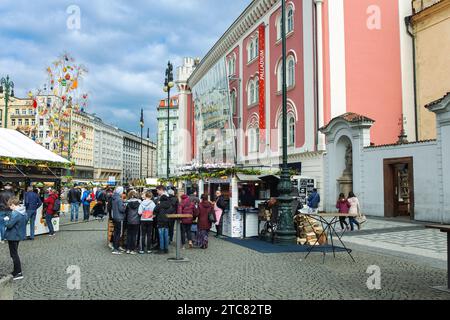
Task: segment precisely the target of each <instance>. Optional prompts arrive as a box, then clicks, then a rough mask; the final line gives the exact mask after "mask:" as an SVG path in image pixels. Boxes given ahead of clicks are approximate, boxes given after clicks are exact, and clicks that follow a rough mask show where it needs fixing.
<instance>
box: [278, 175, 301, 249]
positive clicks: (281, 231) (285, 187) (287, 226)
mask: <svg viewBox="0 0 450 320" xmlns="http://www.w3.org/2000/svg"><path fill="white" fill-rule="evenodd" d="M278 190H279V191H280V194H281V196H280V197H278V202H279V205H278V211H279V213H278V215H279V218H278V226H277V230H276V231H275V242H276V243H279V244H286V245H288V244H295V243H297V232H296V231H295V228H294V213H293V212H292V200H293V199H292V196H291V192H292V182H291V176H290V172H289V169H288V168H283V171H282V173H281V180H280V184H279V185H278Z"/></svg>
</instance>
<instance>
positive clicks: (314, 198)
mask: <svg viewBox="0 0 450 320" xmlns="http://www.w3.org/2000/svg"><path fill="white" fill-rule="evenodd" d="M319 203H320V195H319V193H318V192H317V189H314V190H313V192H312V193H311V194H310V195H309V197H308V207H309V211H310V212H309V213H317V212H318V211H319Z"/></svg>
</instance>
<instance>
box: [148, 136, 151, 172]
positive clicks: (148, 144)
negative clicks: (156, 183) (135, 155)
mask: <svg viewBox="0 0 450 320" xmlns="http://www.w3.org/2000/svg"><path fill="white" fill-rule="evenodd" d="M147 143H148V145H147V178H150V176H151V175H150V172H149V171H150V151H151V150H150V128H147Z"/></svg>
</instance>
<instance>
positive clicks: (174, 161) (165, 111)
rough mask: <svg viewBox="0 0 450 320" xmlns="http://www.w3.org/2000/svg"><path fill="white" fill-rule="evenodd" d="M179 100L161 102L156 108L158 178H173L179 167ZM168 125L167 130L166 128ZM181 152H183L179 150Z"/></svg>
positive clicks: (172, 99) (175, 98) (174, 98)
mask: <svg viewBox="0 0 450 320" xmlns="http://www.w3.org/2000/svg"><path fill="white" fill-rule="evenodd" d="M178 106H179V100H178V96H175V97H172V98H171V99H170V105H169V106H168V102H167V99H165V100H161V102H160V104H159V107H158V118H157V120H158V156H157V162H158V174H157V176H158V178H166V177H167V176H174V175H176V174H177V172H178V167H179V165H180V163H181V162H180V158H179V152H180V151H179V150H180V149H179V147H180V145H181V144H180V132H181V131H180V125H179V108H178ZM167 125H168V128H167ZM168 132H169V174H168V173H167V161H168V158H167V146H168V144H167V133H168ZM181 152H183V151H182V150H181Z"/></svg>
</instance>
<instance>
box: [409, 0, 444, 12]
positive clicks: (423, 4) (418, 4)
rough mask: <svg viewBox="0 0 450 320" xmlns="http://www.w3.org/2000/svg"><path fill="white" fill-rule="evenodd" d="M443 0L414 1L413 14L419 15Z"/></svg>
mask: <svg viewBox="0 0 450 320" xmlns="http://www.w3.org/2000/svg"><path fill="white" fill-rule="evenodd" d="M441 1H443V0H413V1H412V9H413V13H414V14H416V13H419V12H421V11H423V10H425V9H426V8H429V7H431V6H432V5H434V4H436V3H438V2H441Z"/></svg>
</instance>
